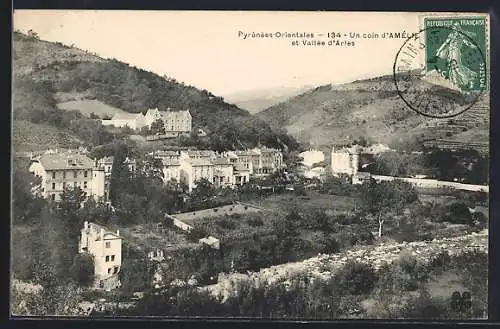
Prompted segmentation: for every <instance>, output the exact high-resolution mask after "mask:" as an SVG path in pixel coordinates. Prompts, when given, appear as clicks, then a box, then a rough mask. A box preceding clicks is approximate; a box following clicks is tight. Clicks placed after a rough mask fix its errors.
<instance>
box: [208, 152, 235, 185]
mask: <svg viewBox="0 0 500 329" xmlns="http://www.w3.org/2000/svg"><path fill="white" fill-rule="evenodd" d="M212 163H213V164H214V175H213V183H214V185H215V186H220V187H229V186H233V185H234V184H235V176H234V165H233V164H231V162H230V160H229V159H228V158H225V157H219V158H215V159H213V160H212Z"/></svg>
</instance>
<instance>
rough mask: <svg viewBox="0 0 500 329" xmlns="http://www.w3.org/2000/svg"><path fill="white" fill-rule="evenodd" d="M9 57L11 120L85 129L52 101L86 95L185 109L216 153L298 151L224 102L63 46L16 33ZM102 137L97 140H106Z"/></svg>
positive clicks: (137, 106)
mask: <svg viewBox="0 0 500 329" xmlns="http://www.w3.org/2000/svg"><path fill="white" fill-rule="evenodd" d="M39 43H42V45H43V47H41V46H40V45H39ZM42 50H43V51H42ZM39 51H40V52H42V55H43V56H42V57H43V58H46V59H47V58H49V57H51V58H52V60H48V59H47V60H43V61H35V60H34V59H33V58H34V57H37V56H38V55H39V54H38V52H39ZM13 53H14V54H13V57H14V67H15V72H17V73H16V75H15V79H14V119H25V120H29V121H32V122H37V123H38V122H46V123H49V124H51V125H55V126H57V127H60V128H63V127H70V126H71V122H72V121H75V120H78V121H82V122H85V124H86V125H90V121H89V120H90V119H86V118H84V117H83V115H81V113H78V112H76V111H69V112H67V111H63V110H60V109H58V108H57V104H56V100H55V99H56V95H58V94H61V93H63V94H65V95H68V94H74V95H79V97H78V98H81V97H82V95H85V98H86V99H95V100H98V101H101V102H102V103H105V104H107V105H110V106H113V107H117V108H120V109H123V110H125V111H127V112H131V113H138V112H142V111H146V110H147V109H148V108H156V107H157V108H158V109H160V110H165V109H167V108H169V107H170V108H173V109H189V110H190V112H191V114H192V116H193V126H194V128H203V129H204V130H205V131H207V132H208V134H209V138H210V139H211V140H212V141H214V142H215V141H218V142H219V143H218V144H222V145H217V146H218V148H221V149H224V148H225V149H234V148H236V147H242V146H245V147H253V146H255V145H256V144H258V143H259V141H260V142H261V143H262V144H264V145H267V146H270V147H280V148H283V147H284V145H286V146H287V147H289V148H295V147H297V144H296V142H295V141H294V140H293V138H290V137H289V136H288V135H287V134H286V133H285V132H284V131H280V130H279V129H271V128H270V127H269V126H268V125H267V123H266V122H265V121H264V120H261V119H258V118H255V117H252V116H251V115H250V114H249V113H248V112H247V111H245V110H242V109H240V108H238V107H237V106H235V105H231V104H228V103H226V102H224V100H223V98H221V97H217V96H215V95H213V94H211V93H210V92H208V91H206V90H198V89H197V88H195V87H191V86H186V85H184V84H183V83H178V82H177V81H175V79H169V78H167V77H160V76H158V75H156V74H154V73H152V72H148V71H145V70H142V69H139V68H136V67H132V66H129V65H128V64H125V63H121V62H119V61H117V60H114V59H112V60H102V59H100V58H93V57H92V56H91V55H89V54H86V53H85V52H83V51H81V54H79V55H75V56H73V55H71V54H70V55H68V48H67V47H64V46H62V45H58V44H52V43H47V42H44V41H40V40H38V39H37V38H36V37H34V36H25V35H23V34H20V33H14V47H13ZM48 53H50V55H51V56H48V55H47V54H48ZM83 54H85V56H84V55H83ZM89 56H90V57H89ZM26 57H29V58H26ZM66 101H68V99H66ZM94 123H95V126H94V127H92V128H93V129H99V127H98V126H100V124H99V123H98V122H96V121H94ZM71 128H74V127H71ZM72 130H74V129H72ZM75 133H76V134H77V135H79V134H78V132H75ZM82 135H83V133H82ZM104 137H105V136H104ZM104 137H103V138H101V139H107V138H104ZM95 142H98V143H99V142H100V143H102V142H103V141H100V140H97V141H95Z"/></svg>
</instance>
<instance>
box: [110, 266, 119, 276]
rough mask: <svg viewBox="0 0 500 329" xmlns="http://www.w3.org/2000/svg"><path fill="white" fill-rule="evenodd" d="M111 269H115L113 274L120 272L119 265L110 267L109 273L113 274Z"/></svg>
mask: <svg viewBox="0 0 500 329" xmlns="http://www.w3.org/2000/svg"><path fill="white" fill-rule="evenodd" d="M111 271H113V274H116V273H118V266H115V267H109V268H108V274H111Z"/></svg>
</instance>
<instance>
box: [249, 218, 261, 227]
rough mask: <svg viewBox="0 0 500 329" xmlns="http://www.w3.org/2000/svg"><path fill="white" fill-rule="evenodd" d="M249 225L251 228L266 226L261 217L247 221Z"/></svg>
mask: <svg viewBox="0 0 500 329" xmlns="http://www.w3.org/2000/svg"><path fill="white" fill-rule="evenodd" d="M247 223H248V225H250V226H254V227H255V226H262V225H264V221H263V220H262V219H260V218H259V217H250V218H248V219H247Z"/></svg>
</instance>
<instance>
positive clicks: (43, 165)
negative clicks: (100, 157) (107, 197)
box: [29, 151, 105, 202]
mask: <svg viewBox="0 0 500 329" xmlns="http://www.w3.org/2000/svg"><path fill="white" fill-rule="evenodd" d="M29 171H30V172H31V173H33V174H34V175H35V176H36V177H38V178H39V179H40V181H41V185H40V187H39V189H38V190H39V192H40V193H41V196H42V197H44V198H48V199H50V200H52V201H56V202H57V201H60V199H61V193H62V192H63V191H64V189H65V188H76V187H79V188H81V189H82V190H83V191H84V192H85V193H86V195H87V197H94V198H95V199H96V200H101V199H102V198H104V192H105V188H104V181H105V175H104V170H102V169H100V168H98V167H97V166H96V165H95V162H94V161H93V160H92V159H90V158H88V157H87V156H85V155H83V154H81V153H78V152H69V151H68V152H63V153H47V154H42V155H40V156H39V157H37V158H35V159H33V160H32V163H31V165H30V168H29Z"/></svg>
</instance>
